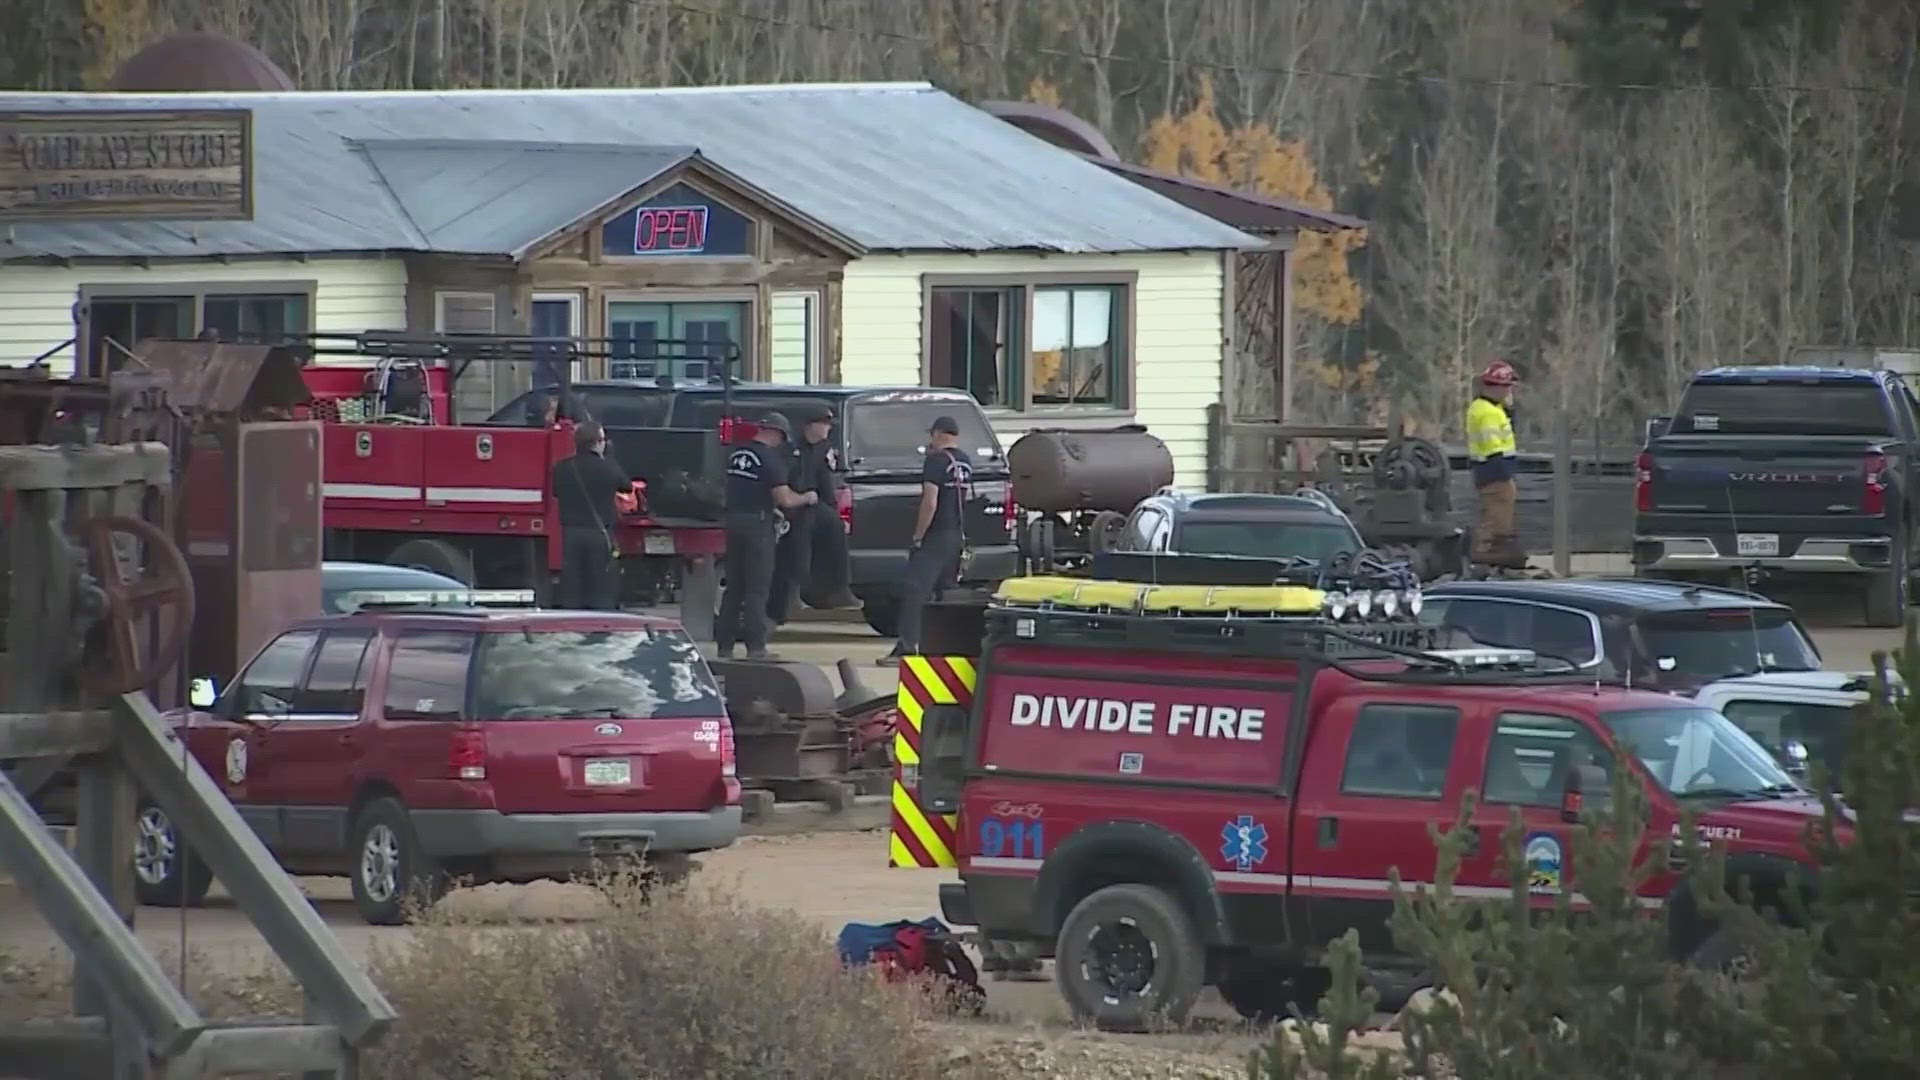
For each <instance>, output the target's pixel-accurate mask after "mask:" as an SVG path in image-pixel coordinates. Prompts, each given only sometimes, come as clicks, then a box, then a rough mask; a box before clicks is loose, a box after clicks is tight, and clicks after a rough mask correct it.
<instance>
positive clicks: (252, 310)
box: [200, 293, 310, 343]
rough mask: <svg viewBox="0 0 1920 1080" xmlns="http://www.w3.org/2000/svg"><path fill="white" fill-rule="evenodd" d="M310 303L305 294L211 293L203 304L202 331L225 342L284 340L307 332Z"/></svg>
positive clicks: (201, 308) (201, 313)
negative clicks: (208, 331) (216, 335)
mask: <svg viewBox="0 0 1920 1080" xmlns="http://www.w3.org/2000/svg"><path fill="white" fill-rule="evenodd" d="M308 304H309V298H308V296H307V294H305V293H263V294H259V295H246V294H224V293H223V294H213V293H209V294H207V295H206V296H205V297H204V298H203V299H202V300H201V303H200V330H201V331H202V332H204V331H207V330H212V331H214V332H215V333H217V334H219V335H220V338H221V340H222V341H248V342H263V343H270V342H275V341H285V340H287V339H289V338H291V337H294V336H296V335H299V334H305V333H306V332H307V326H308V325H309V321H310V320H309V319H308V317H307V316H308V311H307V308H308Z"/></svg>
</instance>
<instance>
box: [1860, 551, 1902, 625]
mask: <svg viewBox="0 0 1920 1080" xmlns="http://www.w3.org/2000/svg"><path fill="white" fill-rule="evenodd" d="M1902 540H1903V538H1902V537H1898V536H1896V537H1894V544H1893V546H1894V552H1893V565H1892V566H1891V567H1889V568H1887V569H1885V570H1882V571H1881V572H1879V573H1877V574H1875V575H1873V576H1872V577H1870V578H1868V579H1867V625H1868V626H1900V625H1903V624H1904V623H1905V622H1906V621H1907V604H1908V603H1909V592H1908V590H1909V589H1910V588H1911V584H1912V583H1911V582H1910V581H1909V580H1908V577H1907V552H1906V549H1905V548H1903V547H1902V546H1901V544H1902Z"/></svg>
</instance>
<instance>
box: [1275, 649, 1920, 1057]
mask: <svg viewBox="0 0 1920 1080" xmlns="http://www.w3.org/2000/svg"><path fill="white" fill-rule="evenodd" d="M1897 657H1898V663H1897V670H1898V672H1899V675H1900V682H1901V684H1903V685H1904V686H1906V687H1908V688H1913V689H1916V690H1920V622H1915V623H1910V624H1909V625H1908V628H1907V632H1906V639H1905V644H1904V646H1903V648H1902V649H1901V650H1900V651H1899V652H1898V654H1897ZM1874 663H1875V667H1876V670H1877V671H1878V672H1879V673H1880V675H1879V678H1878V680H1877V685H1876V688H1875V691H1874V693H1873V694H1872V696H1871V700H1870V701H1869V702H1868V703H1867V704H1865V705H1863V706H1862V707H1861V709H1860V710H1859V712H1858V715H1857V717H1856V719H1855V722H1854V727H1853V730H1852V733H1851V739H1850V745H1851V750H1850V753H1849V754H1848V762H1847V767H1846V775H1845V778H1844V779H1845V783H1844V785H1843V787H1844V788H1845V790H1846V792H1847V795H1846V799H1845V805H1844V807H1843V806H1842V805H1841V804H1840V802H1839V801H1838V800H1837V799H1836V798H1835V796H1834V795H1833V793H1832V788H1831V786H1830V785H1827V784H1826V783H1824V781H1823V782H1822V783H1821V787H1822V789H1823V794H1822V799H1823V801H1824V802H1825V805H1826V814H1825V816H1824V818H1823V819H1822V820H1820V821H1819V822H1818V823H1816V824H1815V825H1813V826H1812V827H1810V829H1809V832H1808V842H1809V844H1810V846H1811V849H1812V851H1813V853H1814V854H1815V857H1816V861H1817V862H1818V864H1819V865H1818V869H1817V870H1816V871H1814V872H1812V873H1811V874H1810V875H1809V880H1808V881H1807V883H1808V884H1810V885H1812V886H1813V887H1812V888H1811V889H1810V890H1809V897H1810V898H1809V899H1806V900H1804V901H1803V900H1801V899H1800V895H1799V893H1798V892H1796V891H1794V890H1791V889H1790V890H1788V893H1787V895H1786V896H1785V897H1784V898H1783V899H1782V901H1781V905H1782V907H1783V908H1784V910H1767V909H1765V908H1763V907H1761V906H1760V905H1756V904H1755V903H1753V896H1752V894H1751V891H1750V890H1749V889H1747V888H1746V883H1745V882H1742V881H1734V882H1731V883H1728V882H1727V881H1726V880H1725V877H1726V875H1725V863H1724V861H1723V860H1722V859H1721V858H1720V856H1719V854H1718V853H1716V852H1710V851H1705V850H1702V849H1701V848H1700V847H1699V845H1698V844H1697V843H1695V842H1694V840H1693V837H1694V835H1695V833H1694V830H1693V829H1692V828H1691V827H1690V823H1683V824H1682V829H1681V833H1682V836H1683V837H1685V838H1686V841H1685V850H1686V854H1687V860H1686V861H1687V862H1688V864H1689V867H1690V869H1689V871H1688V873H1689V880H1690V883H1691V885H1692V887H1693V889H1694V891H1695V892H1696V894H1697V895H1698V896H1700V897H1701V898H1702V906H1703V910H1705V911H1706V912H1707V914H1708V915H1709V916H1710V917H1712V918H1715V919H1718V920H1719V925H1720V926H1722V927H1725V928H1729V929H1730V931H1731V932H1732V933H1733V934H1734V935H1735V938H1734V940H1736V941H1737V942H1738V943H1739V944H1740V945H1742V946H1743V950H1742V959H1743V960H1744V961H1745V963H1744V964H1742V965H1740V966H1739V967H1738V968H1737V969H1736V970H1734V971H1731V972H1727V971H1705V970H1700V969H1697V968H1695V967H1692V966H1690V965H1688V964H1684V963H1679V962H1676V961H1674V960H1673V959H1671V958H1670V957H1669V955H1668V952H1669V948H1668V937H1667V935H1668V928H1667V927H1666V925H1665V923H1664V920H1661V919H1655V918H1650V917H1647V915H1646V914H1645V913H1643V912H1641V911H1639V910H1638V905H1637V903H1636V901H1635V896H1636V894H1637V893H1638V891H1639V887H1640V885H1641V884H1642V883H1643V882H1644V881H1645V879H1646V876H1647V874H1649V873H1651V872H1652V871H1653V870H1654V869H1655V867H1654V866H1653V865H1652V863H1653V859H1647V860H1646V861H1645V862H1642V863H1639V864H1636V858H1637V857H1639V848H1640V845H1641V843H1642V840H1643V837H1644V832H1645V829H1644V826H1645V820H1646V815H1645V807H1644V805H1643V793H1642V791H1641V789H1640V788H1639V787H1638V785H1637V783H1630V782H1629V777H1630V772H1629V770H1627V769H1624V768H1616V769H1615V770H1614V776H1615V787H1614V798H1613V802H1612V805H1611V807H1610V808H1609V809H1608V810H1607V811H1606V812H1605V813H1603V814H1600V815H1597V816H1589V817H1588V819H1587V820H1586V821H1585V822H1584V824H1583V825H1582V826H1580V827H1579V828H1577V829H1575V830H1574V834H1573V837H1572V843H1571V844H1570V845H1569V848H1570V852H1571V856H1572V861H1573V870H1574V873H1573V875H1572V876H1571V879H1570V880H1571V881H1572V882H1574V883H1576V884H1577V887H1578V889H1579V891H1580V893H1581V894H1582V896H1583V898H1584V899H1586V900H1588V901H1590V906H1589V907H1587V908H1586V909H1585V910H1583V911H1581V912H1579V913H1576V912H1575V911H1574V910H1573V907H1572V904H1571V899H1572V898H1571V897H1570V896H1568V895H1564V894H1563V895H1562V896H1560V897H1559V898H1558V900H1557V902H1556V904H1555V906H1554V907H1553V908H1552V909H1551V910H1549V911H1544V912H1543V911H1533V910H1530V905H1529V904H1528V902H1527V893H1526V884H1525V875H1524V874H1523V873H1521V874H1515V873H1509V874H1508V878H1509V880H1510V881H1511V882H1512V888H1513V893H1512V895H1511V896H1510V897H1508V898H1506V899H1503V900H1499V901H1478V900H1461V899H1457V898H1455V897H1454V896H1453V895H1452V883H1453V880H1454V877H1455V873H1456V871H1457V869H1458V866H1459V863H1460V858H1461V855H1462V849H1463V848H1464V846H1465V845H1464V843H1463V842H1462V839H1461V838H1463V837H1464V836H1465V832H1464V826H1465V825H1466V824H1467V822H1468V821H1470V820H1471V816H1472V799H1471V796H1469V798H1468V800H1467V805H1466V806H1463V807H1462V810H1461V814H1460V816H1459V818H1458V820H1457V822H1456V823H1455V826H1454V828H1452V829H1450V830H1447V831H1445V832H1442V831H1440V830H1435V831H1434V841H1435V844H1436V846H1437V847H1438V849H1439V870H1438V873H1437V875H1436V879H1437V880H1436V883H1435V885H1434V887H1433V888H1432V889H1430V890H1429V889H1424V888H1422V889H1418V890H1411V891H1409V890H1406V889H1401V888H1397V889H1396V892H1395V911H1394V917H1393V918H1394V923H1393V929H1394V934H1395V939H1396V941H1397V942H1398V944H1399V945H1400V947H1401V948H1402V949H1404V950H1405V951H1407V952H1408V953H1409V954H1411V955H1412V956H1414V957H1415V958H1416V959H1418V960H1420V961H1423V962H1424V963H1425V964H1426V965H1427V966H1428V968H1429V970H1430V973H1431V974H1432V975H1433V977H1434V978H1435V979H1436V981H1437V982H1438V983H1439V984H1440V985H1442V986H1444V987H1445V988H1446V989H1445V992H1444V993H1442V994H1439V995H1435V996H1434V998H1433V999H1432V1000H1433V1003H1432V1004H1431V1006H1430V1007H1428V1008H1426V1009H1424V1010H1412V1009H1410V1010H1407V1011H1406V1012H1404V1013H1403V1014H1402V1016H1401V1019H1400V1026H1401V1029H1402V1031H1403V1032H1404V1033H1405V1040H1406V1048H1405V1049H1406V1053H1405V1062H1404V1065H1403V1074H1404V1075H1407V1076H1419V1077H1435V1076H1460V1077H1471V1078H1473V1080H1562V1078H1572V1077H1578V1078H1581V1080H1586V1078H1589V1077H1619V1078H1622V1080H1625V1078H1629V1077H1631V1078H1634V1080H1664V1078H1668V1077H1671V1078H1675V1080H1679V1078H1695V1077H1728V1078H1741V1080H1745V1078H1749V1077H1752V1078H1761V1077H1764V1078H1767V1080H1775V1078H1786V1080H1800V1078H1805V1080H1839V1078H1842V1077H1844V1078H1847V1080H1880V1078H1886V1080H1893V1078H1896V1077H1898V1078H1903V1080H1904V1078H1910V1077H1915V1076H1920V975H1917V974H1916V972H1920V904H1917V903H1916V898H1917V897H1920V844H1917V843H1916V841H1920V817H1916V815H1915V811H1916V810H1920V695H1916V694H1914V693H1905V694H1896V693H1893V692H1892V691H1891V689H1890V687H1891V686H1893V685H1894V684H1893V683H1892V681H1891V680H1890V679H1889V678H1888V675H1889V673H1890V671H1891V670H1892V665H1890V663H1889V661H1888V659H1887V657H1885V656H1884V655H1876V656H1875V659H1874ZM1843 831H1850V833H1851V839H1850V841H1849V842H1846V843H1838V842H1835V840H1834V838H1835V837H1837V836H1839V835H1840V834H1841V832H1843ZM1522 835H1523V832H1522V830H1521V828H1520V823H1519V820H1518V818H1517V816H1516V819H1515V821H1514V823H1513V825H1512V826H1511V827H1509V828H1508V830H1507V831H1506V834H1505V836H1504V837H1503V850H1504V853H1505V859H1504V865H1505V867H1506V868H1515V867H1520V866H1523V865H1524V862H1523V859H1522V856H1521V850H1520V847H1521V842H1522ZM1644 838H1645V839H1646V840H1648V841H1651V842H1650V843H1649V845H1648V850H1649V854H1652V855H1653V856H1654V857H1655V858H1659V857H1660V853H1661V852H1663V850H1664V848H1665V846H1666V845H1665V838H1663V837H1657V836H1656V837H1644ZM1331 961H1332V963H1333V967H1334V970H1335V974H1336V979H1335V990H1334V992H1333V993H1331V994H1330V995H1329V997H1328V999H1327V1001H1325V1002H1323V1003H1322V1011H1323V1016H1324V1017H1325V1019H1326V1021H1327V1023H1328V1025H1329V1026H1330V1027H1331V1028H1332V1029H1333V1030H1332V1031H1331V1032H1330V1033H1329V1037H1328V1038H1326V1039H1323V1040H1321V1041H1322V1043H1323V1044H1338V1043H1339V1042H1340V1040H1341V1039H1343V1038H1345V1037H1347V1036H1348V1035H1350V1034H1351V1033H1352V1032H1353V1031H1355V1030H1357V1029H1358V1028H1359V1027H1360V1025H1361V1024H1362V1023H1364V1021H1365V1017H1364V1009H1357V1008H1355V1007H1354V1005H1353V1002H1354V1001H1355V1000H1356V999H1355V997H1354V994H1355V993H1356V987H1357V986H1358V973H1357V965H1356V964H1355V963H1354V962H1353V960H1352V958H1348V957H1344V956H1343V950H1340V949H1336V950H1335V951H1334V953H1333V955H1332V957H1331ZM1275 1040H1276V1041H1275V1046H1274V1047H1273V1049H1272V1050H1270V1051H1266V1052H1263V1054H1261V1055H1259V1056H1258V1057H1257V1059H1256V1060H1255V1061H1254V1062H1253V1064H1252V1067H1251V1068H1250V1071H1249V1075H1250V1076H1251V1077H1253V1078H1254V1080H1296V1078H1300V1077H1305V1076H1307V1075H1309V1073H1308V1072H1306V1071H1305V1069H1306V1068H1307V1067H1312V1068H1315V1069H1319V1070H1321V1071H1322V1072H1323V1073H1324V1074H1325V1075H1328V1076H1358V1075H1362V1074H1360V1073H1358V1072H1356V1071H1355V1070H1356V1069H1358V1068H1359V1067H1360V1065H1359V1064H1357V1063H1352V1062H1348V1063H1345V1064H1342V1063H1340V1062H1337V1061H1335V1060H1333V1059H1331V1058H1327V1057H1325V1056H1324V1054H1323V1055H1322V1056H1321V1057H1320V1058H1317V1059H1313V1060H1308V1059H1309V1057H1311V1055H1310V1054H1302V1053H1300V1052H1298V1051H1294V1050H1292V1049H1291V1048H1290V1047H1288V1046H1287V1045H1286V1043H1287V1038H1286V1036H1285V1035H1284V1034H1278V1035H1276V1037H1275ZM1312 1045H1313V1044H1312V1042H1311V1041H1309V1042H1308V1046H1309V1047H1311V1046H1312ZM1333 1069H1345V1070H1346V1071H1344V1072H1334V1071H1332V1070H1333ZM1365 1075H1367V1076H1369V1077H1371V1076H1374V1075H1384V1074H1375V1073H1368V1074H1365Z"/></svg>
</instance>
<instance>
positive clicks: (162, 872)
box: [133, 799, 213, 907]
mask: <svg viewBox="0 0 1920 1080" xmlns="http://www.w3.org/2000/svg"><path fill="white" fill-rule="evenodd" d="M135 815H136V817H135V819H134V832H133V894H134V898H135V899H137V900H139V901H140V902H141V903H142V904H146V905H147V906H149V907H199V906H200V904H201V903H202V902H203V901H205V900H206V898H207V890H208V889H209V888H211V887H212V886H213V871H211V870H209V869H207V864H206V863H203V862H201V861H200V857H199V856H198V855H195V854H194V853H193V851H192V850H191V849H189V848H188V847H187V845H186V842H185V841H183V840H182V839H181V838H180V830H179V829H178V828H176V827H175V826H174V824H173V822H172V821H169V820H168V819H167V812H166V811H165V810H162V809H160V806H159V804H157V803H155V802H153V801H152V800H150V799H142V800H141V801H140V806H139V809H138V810H136V811H135Z"/></svg>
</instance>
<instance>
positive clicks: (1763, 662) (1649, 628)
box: [1635, 607, 1820, 681]
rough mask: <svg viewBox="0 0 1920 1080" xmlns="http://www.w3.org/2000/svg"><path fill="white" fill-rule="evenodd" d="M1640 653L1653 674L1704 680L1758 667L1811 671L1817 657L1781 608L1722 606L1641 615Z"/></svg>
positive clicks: (1750, 670)
mask: <svg viewBox="0 0 1920 1080" xmlns="http://www.w3.org/2000/svg"><path fill="white" fill-rule="evenodd" d="M1635 629H1636V630H1637V631H1638V634H1639V639H1640V640H1639V648H1638V650H1637V651H1638V652H1639V653H1640V655H1641V659H1642V660H1643V662H1644V663H1646V664H1647V665H1648V666H1649V667H1651V668H1652V669H1653V671H1654V672H1655V673H1657V674H1667V673H1677V674H1682V675H1686V676H1689V677H1691V678H1698V679H1701V680H1703V681H1711V680H1714V679H1724V678H1727V677H1728V676H1731V675H1745V674H1751V673H1753V672H1756V671H1767V670H1774V671H1813V670H1816V669H1818V668H1819V667H1820V658H1819V657H1818V656H1817V655H1816V654H1815V653H1814V651H1813V646H1812V644H1811V643H1809V642H1808V641H1807V639H1806V635H1804V634H1802V633H1801V632H1800V628H1799V627H1798V626H1796V625H1795V624H1794V622H1793V616H1792V614H1791V613H1789V612H1788V611H1786V610H1784V609H1782V608H1767V607H1725V608H1712V609H1709V610H1706V611H1683V612H1676V613H1663V614H1657V615H1644V616H1642V617H1641V618H1640V621H1639V624H1638V625H1637V626H1636V627H1635Z"/></svg>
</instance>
